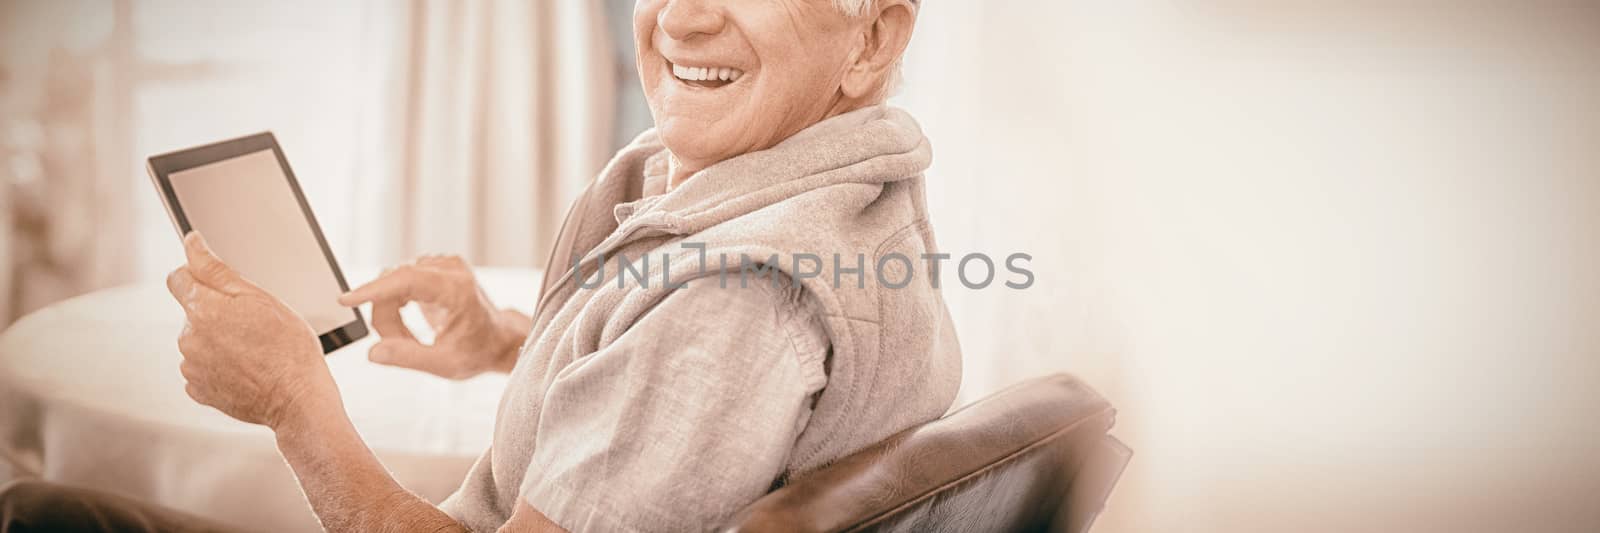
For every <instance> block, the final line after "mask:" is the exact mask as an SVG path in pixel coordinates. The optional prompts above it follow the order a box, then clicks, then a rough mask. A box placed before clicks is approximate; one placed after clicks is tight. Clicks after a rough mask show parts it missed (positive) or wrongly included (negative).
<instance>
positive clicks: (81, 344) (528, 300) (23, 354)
mask: <svg viewBox="0 0 1600 533" xmlns="http://www.w3.org/2000/svg"><path fill="white" fill-rule="evenodd" d="M372 272H373V271H370V270H368V271H362V272H357V274H358V275H356V276H353V277H352V278H351V279H352V282H353V283H360V282H364V281H366V280H369V279H371V277H372ZM478 276H479V279H480V281H481V283H482V284H483V286H484V289H485V291H486V292H488V294H489V295H490V298H492V299H494V300H495V301H496V303H497V304H498V305H500V306H502V307H511V308H515V309H519V310H522V311H523V312H529V311H530V310H531V309H532V306H533V302H534V299H535V297H536V296H537V294H536V293H537V291H538V282H539V276H538V273H537V272H534V271H531V270H521V269H479V271H478ZM414 307H415V306H411V307H410V308H408V309H407V310H406V311H405V313H406V319H407V322H408V323H410V324H413V325H425V324H426V322H423V321H422V320H421V319H420V316H419V314H418V313H417V312H416V310H415V308H414ZM182 325H183V312H182V310H181V309H180V308H179V307H178V305H177V303H176V302H174V301H173V300H172V297H171V296H170V295H168V294H167V291H166V287H165V286H164V285H163V284H162V283H161V282H159V281H153V282H148V283H141V284H136V285H129V286H124V287H118V288H113V289H107V290H102V291H98V292H94V293H90V294H86V295H83V296H79V297H77V298H73V299H70V300H66V301H62V302H59V303H56V304H54V305H51V306H49V307H47V308H44V309H41V310H39V311H37V312H34V313H32V314H29V315H28V316H26V317H23V318H22V319H21V320H19V321H17V322H16V323H15V324H13V325H12V326H11V327H10V328H8V329H6V330H5V332H4V333H3V334H0V483H4V482H5V481H6V480H7V479H9V478H15V477H33V476H36V477H41V478H43V479H46V480H49V481H55V482H60V483H66V484H71V485H78V486H85V487H90V488H96V489H102V490H109V491H113V492H118V493H122V494H126V495H130V496H134V497H137V498H140V499H143V500H146V501H151V502H155V503H159V504H162V505H166V506H169V507H173V508H176V509H181V510H184V511H188V512H191V513H195V514H199V515H203V516H207V517H211V518H214V519H217V520H220V521H223V522H226V523H230V524H234V525H238V526H240V527H244V528H248V529H252V530H266V531H302V530H308V531H315V530H317V529H318V524H317V521H316V517H315V516H313V515H312V513H311V510H310V507H309V506H308V505H307V504H306V502H305V497H304V496H303V495H302V494H301V492H300V488H299V485H298V484H296V482H295V480H294V477H293V475H292V473H291V472H290V470H289V468H288V466H287V465H286V464H285V463H284V462H283V459H282V457H280V456H279V455H278V452H277V447H276V444H275V442H274V440H273V437H272V433H271V432H270V431H269V430H267V429H266V428H264V427H261V426H255V425H250V424H245V423H243V422H239V421H236V420H234V419H232V418H229V417H228V416H227V415H224V414H222V413H221V412H218V411H216V410H214V409H211V408H209V407H205V406H202V405H199V404H196V403H194V401H192V400H190V399H189V397H188V396H186V395H185V394H184V392H183V378H182V376H180V375H179V373H178V362H179V361H180V359H181V356H180V355H179V354H178V350H177V344H176V339H177V336H178V332H179V330H180V329H181V328H182ZM424 327H425V326H424ZM419 336H420V335H419ZM375 337H376V335H369V336H368V337H367V338H366V339H363V340H361V341H359V342H357V343H355V344H353V345H350V346H346V347H345V348H343V349H341V350H339V351H336V352H334V353H332V354H330V355H329V356H328V366H329V367H330V368H331V369H332V371H333V376H334V378H335V379H336V380H337V381H338V382H339V388H340V391H341V392H342V395H343V397H344V402H345V408H346V410H347V411H348V412H349V413H350V417H351V419H352V420H353V421H354V423H355V425H356V428H357V429H358V430H359V431H360V432H361V435H362V436H363V437H364V438H365V439H366V442H367V444H368V445H369V446H370V447H371V448H372V449H373V451H374V452H376V453H377V455H378V457H379V459H381V460H382V461H383V463H384V465H385V466H387V467H388V468H389V470H390V471H391V472H393V473H394V475H395V477H396V478H397V479H398V480H399V481H400V483H401V484H402V485H404V486H405V487H406V488H408V489H410V490H412V491H413V492H416V493H417V494H419V495H421V496H422V497H424V498H427V499H428V500H430V501H433V502H438V501H440V500H442V499H444V497H446V496H448V495H449V494H450V493H451V492H452V491H454V490H455V489H456V487H457V486H458V485H459V484H460V482H461V479H462V478H463V477H464V475H465V473H466V470H467V469H468V468H469V467H470V466H471V465H472V462H473V461H474V460H476V459H477V457H478V455H479V454H481V453H482V452H483V450H484V449H486V448H487V447H488V445H489V441H490V438H491V437H492V435H493V428H494V417H495V411H496V408H497V406H498V402H499V398H500V393H501V391H502V390H503V389H504V386H505V376H503V375H500V374H492V375H484V376H479V377H477V378H473V379H470V380H466V381H447V380H444V379H440V378H436V377H433V376H431V375H428V374H424V373H421V372H416V371H411V370H405V369H399V368H394V367H386V366H381V365H376V364H372V363H370V362H368V361H367V359H366V353H367V349H368V348H369V347H371V345H372V343H373V342H374V340H375Z"/></svg>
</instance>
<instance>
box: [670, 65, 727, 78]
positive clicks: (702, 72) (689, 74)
mask: <svg viewBox="0 0 1600 533" xmlns="http://www.w3.org/2000/svg"><path fill="white" fill-rule="evenodd" d="M672 75H673V76H677V77H678V79H681V80H689V81H715V80H721V81H728V82H732V81H739V78H740V77H741V76H744V71H741V70H739V69H736V68H731V67H685V66H682V65H677V64H674V65H672Z"/></svg>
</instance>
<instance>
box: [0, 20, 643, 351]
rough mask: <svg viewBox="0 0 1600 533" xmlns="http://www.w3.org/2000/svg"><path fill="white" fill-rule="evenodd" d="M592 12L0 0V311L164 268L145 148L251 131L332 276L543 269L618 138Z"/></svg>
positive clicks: (609, 47)
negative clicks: (331, 259) (284, 178)
mask: <svg viewBox="0 0 1600 533" xmlns="http://www.w3.org/2000/svg"><path fill="white" fill-rule="evenodd" d="M604 9H605V8H604V6H602V5H601V3H600V2H599V1H597V0H561V1H538V2H527V1H520V0H469V1H460V2H456V1H444V0H438V1H430V0H415V1H410V2H394V1H389V0H360V1H354V2H338V3H325V2H320V1H316V0H283V1H280V2H273V3H254V2H238V3H233V2H230V3H219V2H194V1H182V0H115V1H110V2H56V1H52V0H13V1H9V2H0V89H3V90H0V156H4V161H3V164H0V233H4V236H3V237H0V251H3V252H4V253H3V255H0V289H4V291H3V292H0V325H3V324H7V323H9V322H10V320H14V319H15V318H16V317H17V316H18V315H19V314H21V313H25V312H27V311H29V310H32V309H34V308H37V307H39V306H42V305H46V304H49V303H51V302H53V301H56V300H59V299H62V298H66V297H69V296H72V295H75V294H79V293H82V292H86V291H90V290H95V289H99V288H103V287H107V286H111V285H116V284H120V283H125V282H129V281H134V280H155V279H159V278H160V277H161V276H162V275H164V274H165V273H166V272H167V271H168V270H170V269H171V268H172V267H173V266H174V265H176V264H177V263H179V262H181V260H182V254H181V251H180V250H179V248H178V245H177V239H176V238H175V237H174V235H173V233H172V228H171V225H170V223H169V222H168V219H167V216H166V214H165V212H164V211H163V209H162V207H161V203H160V202H159V201H158V197H157V196H156V195H155V194H154V192H153V191H152V190H151V185H150V183H149V179H148V178H147V177H146V176H145V171H144V158H145V157H146V156H148V155H151V154H155V153H160V152H166V151H171V150H176V149H180V148H184V147H188V146H195V145H199V144H203V143H208V142H213V141H216V140H220V139H226V138H230V137H235V136H239V135H244V134H249V133H254V132H258V131H262V130H271V131H273V132H274V133H275V134H277V136H278V139H279V141H280V142H281V143H282V144H283V145H284V149H285V150H286V152H287V155H288V158H289V161H290V164H291V165H292V166H293V167H294V169H295V172H296V174H297V176H298V177H299V179H300V182H301V186H302V187H303V188H304V189H305V191H306V195H307V199H308V201H309V202H310V203H311V205H312V208H313V210H314V211H315V212H316V214H317V218H318V221H319V222H320V223H321V225H322V227H323V230H324V232H325V233H326V234H327V235H328V239H329V242H330V244H331V245H332V246H333V248H334V252H335V254H336V255H337V256H338V257H339V259H340V262H341V264H343V265H344V266H345V267H346V269H347V270H360V269H364V268H372V267H379V266H384V265H389V264H393V263H396V262H399V261H404V260H406V259H409V258H411V257H414V256H416V255H418V254H423V253H457V254H461V255H464V256H467V257H468V258H469V259H471V260H472V261H473V262H475V263H477V264H481V265H494V266H520V267H542V266H543V257H542V256H543V254H544V252H545V251H546V249H547V248H548V247H549V244H550V243H549V239H550V238H552V237H553V236H554V234H555V232H556V229H557V228H556V226H558V225H559V224H560V221H561V220H562V216H563V215H564V214H565V211H564V210H565V208H566V207H567V204H568V202H569V201H570V200H571V198H572V197H573V196H575V194H576V192H577V190H578V189H579V188H580V187H581V186H582V185H583V184H584V183H585V182H586V181H588V180H589V179H591V178H592V177H593V176H594V175H595V173H596V172H597V171H598V170H599V168H600V166H601V165H603V164H604V162H605V160H606V158H607V157H608V156H609V155H610V154H611V153H612V152H613V151H614V150H615V148H616V147H617V143H618V138H619V137H622V136H625V135H628V134H631V133H634V132H621V131H618V129H617V128H614V127H613V123H614V119H613V111H612V110H613V108H616V107H617V106H618V105H619V102H622V103H627V102H628V100H627V99H626V98H621V97H622V96H624V95H622V94H621V92H620V91H619V90H618V85H617V84H618V83H619V80H620V79H621V76H620V74H625V73H626V69H631V68H632V66H631V65H623V64H622V63H621V62H620V61H618V59H617V57H618V56H617V55H616V53H617V52H620V51H621V50H619V49H618V48H617V46H616V45H615V44H614V43H613V42H612V41H611V40H610V33H609V32H608V31H607V27H606V23H607V19H606V17H605V13H604ZM625 129H636V127H634V126H630V127H628V128H625ZM355 281H357V282H359V281H361V280H355Z"/></svg>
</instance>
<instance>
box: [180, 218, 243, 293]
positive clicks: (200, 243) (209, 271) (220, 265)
mask: <svg viewBox="0 0 1600 533" xmlns="http://www.w3.org/2000/svg"><path fill="white" fill-rule="evenodd" d="M183 253H184V255H185V256H187V257H188V259H189V264H188V267H189V274H190V275H191V276H193V277H194V280H195V281H197V282H199V283H201V284H203V285H205V286H207V287H211V288H212V289H216V290H217V291H220V292H222V293H223V294H229V295H232V294H238V293H239V292H240V290H241V289H243V288H244V286H245V284H244V283H243V280H244V278H243V277H241V276H240V275H239V273H238V272H235V271H234V270H233V268H231V267H229V266H228V264H227V263H224V262H222V259H220V258H218V257H217V254H215V253H213V252H212V251H211V247H210V246H207V245H206V240H205V238H203V237H201V236H200V232H198V231H191V232H189V233H188V234H187V235H184V236H183Z"/></svg>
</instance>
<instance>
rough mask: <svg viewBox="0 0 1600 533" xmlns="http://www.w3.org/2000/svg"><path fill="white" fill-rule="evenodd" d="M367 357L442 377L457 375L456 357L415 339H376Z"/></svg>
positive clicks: (386, 363) (381, 362)
mask: <svg viewBox="0 0 1600 533" xmlns="http://www.w3.org/2000/svg"><path fill="white" fill-rule="evenodd" d="M367 359H368V360H370V361H372V362H374V363H378V364H380V365H389V366H398V367H401V368H409V369H412V370H421V371H423V372H427V373H429V374H433V375H435V376H439V377H442V378H448V379H454V378H456V377H459V376H458V375H459V374H460V370H461V369H459V368H456V365H455V363H456V361H457V359H456V358H453V357H449V356H448V354H445V353H443V352H442V351H441V350H439V349H438V348H435V347H433V346H428V345H426V344H422V343H420V342H417V341H416V340H415V339H405V338H392V339H383V340H381V341H378V344H375V345H373V346H372V350H371V351H369V352H367Z"/></svg>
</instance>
